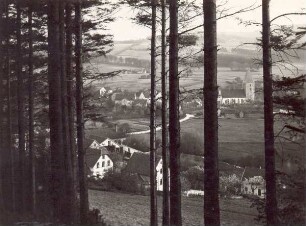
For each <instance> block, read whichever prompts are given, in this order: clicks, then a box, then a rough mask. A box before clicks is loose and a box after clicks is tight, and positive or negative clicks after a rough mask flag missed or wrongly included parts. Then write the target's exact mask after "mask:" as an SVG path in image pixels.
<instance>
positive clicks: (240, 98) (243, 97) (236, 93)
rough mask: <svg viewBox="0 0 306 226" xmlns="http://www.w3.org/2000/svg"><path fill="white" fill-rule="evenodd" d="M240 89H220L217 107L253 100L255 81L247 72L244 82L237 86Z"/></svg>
mask: <svg viewBox="0 0 306 226" xmlns="http://www.w3.org/2000/svg"><path fill="white" fill-rule="evenodd" d="M238 86H241V88H237V87H227V88H220V89H219V94H218V103H219V105H230V104H244V103H247V102H250V101H254V100H255V81H254V79H253V77H252V75H251V73H250V71H249V70H248V71H247V72H246V74H245V78H244V81H243V82H242V83H241V84H238Z"/></svg>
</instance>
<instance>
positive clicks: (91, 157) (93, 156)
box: [85, 148, 101, 167]
mask: <svg viewBox="0 0 306 226" xmlns="http://www.w3.org/2000/svg"><path fill="white" fill-rule="evenodd" d="M100 156H101V150H99V149H92V148H90V149H89V150H88V151H87V152H86V156H85V159H86V165H87V166H88V167H93V166H94V165H95V164H96V162H97V161H98V159H99V158H100Z"/></svg>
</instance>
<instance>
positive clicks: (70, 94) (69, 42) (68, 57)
mask: <svg viewBox="0 0 306 226" xmlns="http://www.w3.org/2000/svg"><path fill="white" fill-rule="evenodd" d="M71 14H72V5H71V3H67V4H66V76H67V101H68V102H67V103H68V126H69V142H70V156H71V163H72V164H71V168H72V169H71V170H72V176H73V177H72V180H73V184H74V188H73V191H72V193H73V196H74V197H76V184H77V181H76V154H75V150H76V149H75V128H74V106H75V104H74V93H73V89H74V79H73V77H74V76H73V70H72V26H73V24H72V16H71Z"/></svg>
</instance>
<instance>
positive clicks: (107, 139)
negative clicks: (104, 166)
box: [100, 138, 120, 148]
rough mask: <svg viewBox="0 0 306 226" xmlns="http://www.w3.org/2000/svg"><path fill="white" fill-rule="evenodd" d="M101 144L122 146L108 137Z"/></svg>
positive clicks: (104, 145)
mask: <svg viewBox="0 0 306 226" xmlns="http://www.w3.org/2000/svg"><path fill="white" fill-rule="evenodd" d="M100 145H101V146H103V147H106V146H114V147H115V148H120V144H118V143H117V142H116V141H115V140H113V139H110V138H106V139H105V140H104V141H103V142H102V143H100Z"/></svg>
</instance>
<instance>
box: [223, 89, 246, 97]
mask: <svg viewBox="0 0 306 226" xmlns="http://www.w3.org/2000/svg"><path fill="white" fill-rule="evenodd" d="M221 95H222V98H245V97H246V95H245V91H244V89H222V90H221Z"/></svg>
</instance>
